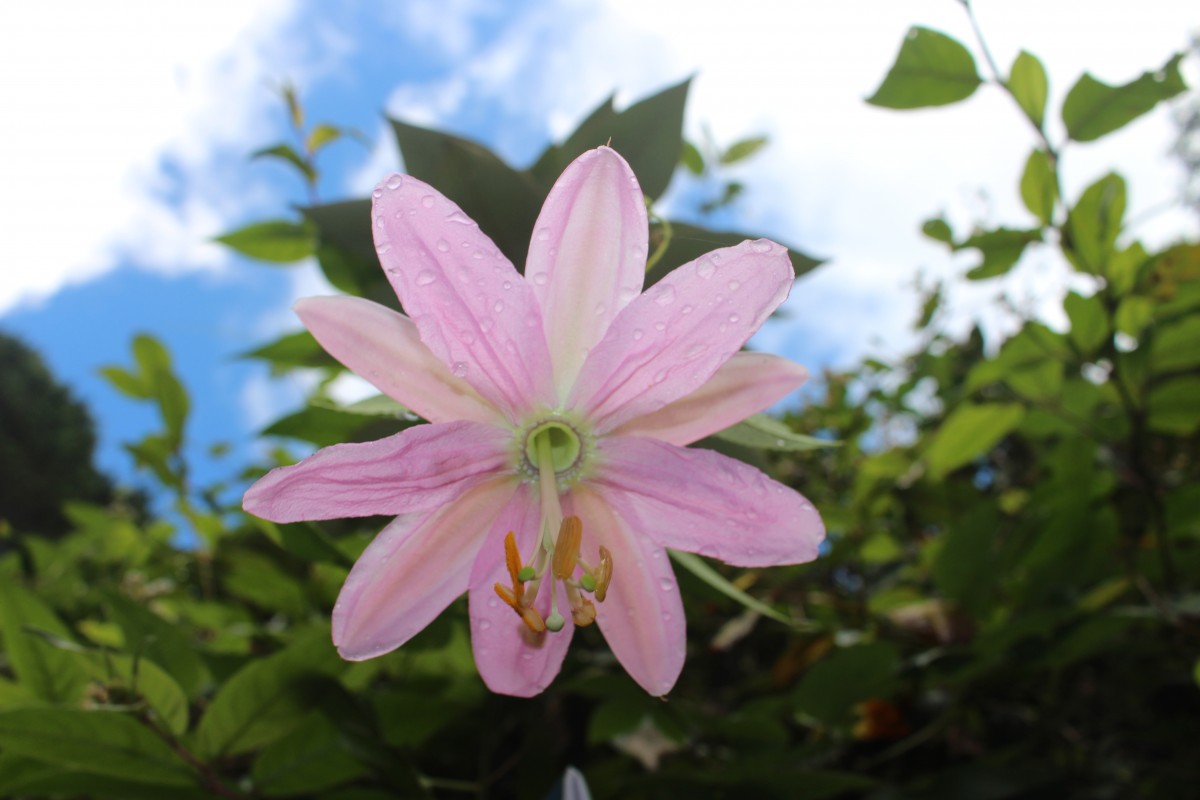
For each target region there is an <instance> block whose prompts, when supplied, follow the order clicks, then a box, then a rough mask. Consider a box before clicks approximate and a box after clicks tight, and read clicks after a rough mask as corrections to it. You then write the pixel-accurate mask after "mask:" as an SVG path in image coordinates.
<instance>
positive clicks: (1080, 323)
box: [1063, 292, 1109, 358]
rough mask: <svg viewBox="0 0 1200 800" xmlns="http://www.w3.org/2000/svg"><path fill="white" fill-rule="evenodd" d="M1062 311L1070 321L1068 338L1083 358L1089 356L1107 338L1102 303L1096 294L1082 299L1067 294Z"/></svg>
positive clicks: (1106, 325) (1107, 332)
mask: <svg viewBox="0 0 1200 800" xmlns="http://www.w3.org/2000/svg"><path fill="white" fill-rule="evenodd" d="M1063 309H1064V310H1065V311H1066V312H1067V318H1068V319H1069V320H1071V330H1070V332H1069V333H1068V336H1070V338H1071V341H1072V342H1074V343H1075V346H1076V347H1078V348H1079V351H1080V352H1081V353H1082V354H1083V356H1084V357H1085V358H1086V357H1089V356H1091V354H1092V353H1094V352H1095V351H1096V349H1097V348H1098V347H1100V345H1101V344H1103V343H1104V340H1105V339H1107V338H1108V336H1109V329H1108V316H1107V315H1106V314H1105V313H1104V302H1103V301H1102V300H1101V299H1100V296H1099V295H1098V294H1095V295H1092V296H1091V297H1084V296H1082V295H1079V294H1076V293H1075V292H1069V293H1068V294H1067V296H1066V297H1065V298H1063Z"/></svg>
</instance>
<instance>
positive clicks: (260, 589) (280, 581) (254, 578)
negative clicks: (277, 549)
mask: <svg viewBox="0 0 1200 800" xmlns="http://www.w3.org/2000/svg"><path fill="white" fill-rule="evenodd" d="M227 558H228V560H227V561H225V562H224V566H225V569H223V570H222V572H221V586H222V587H224V589H225V591H227V592H229V593H230V594H231V595H233V596H234V597H237V598H240V599H241V600H243V601H245V602H247V603H250V604H252V605H255V606H258V607H259V608H262V609H265V610H267V611H272V612H279V613H281V614H285V615H287V616H289V617H291V618H292V619H297V618H299V617H301V616H303V614H304V612H305V610H306V609H307V607H308V603H307V602H306V600H305V597H304V592H303V590H302V589H301V587H300V584H299V583H297V582H296V581H295V580H294V579H293V578H292V577H291V576H290V575H288V574H287V573H285V572H283V571H282V570H280V568H279V567H277V566H276V565H275V562H273V561H272V560H270V559H268V558H266V557H265V556H261V555H259V554H258V553H254V552H250V551H247V550H237V551H234V552H232V553H229V554H228V556H227Z"/></svg>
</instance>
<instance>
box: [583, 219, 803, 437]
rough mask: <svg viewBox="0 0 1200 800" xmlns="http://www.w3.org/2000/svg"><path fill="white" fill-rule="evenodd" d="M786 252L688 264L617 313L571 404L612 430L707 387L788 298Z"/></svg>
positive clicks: (722, 255)
mask: <svg viewBox="0 0 1200 800" xmlns="http://www.w3.org/2000/svg"><path fill="white" fill-rule="evenodd" d="M792 278H793V272H792V263H791V261H790V260H789V259H788V256H787V249H786V248H784V247H781V246H780V245H777V244H774V243H772V242H768V241H767V240H765V239H759V240H757V241H754V242H743V243H742V244H739V245H737V246H736V247H728V248H724V249H722V250H716V251H713V252H712V253H709V254H707V255H705V256H702V257H700V258H698V259H696V260H695V261H692V262H690V263H687V264H684V265H683V266H681V267H679V268H678V269H676V270H674V271H673V272H671V273H670V274H669V275H667V276H666V277H665V278H663V279H662V280H661V281H659V282H658V283H656V284H655V285H654V286H652V287H650V288H649V289H648V290H647V291H646V292H645V293H644V294H642V295H639V296H638V297H637V298H636V299H635V300H634V301H633V302H631V303H630V304H629V305H628V306H627V307H626V308H625V310H623V311H622V312H621V313H620V314H618V315H617V318H616V319H614V320H613V322H612V325H611V326H609V329H608V332H607V333H605V335H604V338H603V339H601V340H600V343H599V344H597V345H596V347H595V348H593V350H592V352H591V353H590V354H589V355H588V358H587V361H586V362H585V363H584V365H583V369H582V370H581V371H580V373H579V379H578V381H577V382H576V385H575V389H574V392H573V394H572V396H571V401H570V402H569V403H568V405H570V406H572V407H575V408H579V409H581V410H582V411H583V412H584V413H585V414H586V415H588V416H589V417H591V418H592V419H593V420H594V421H595V422H596V423H597V426H596V427H597V430H598V432H601V433H604V432H606V431H609V430H612V429H614V428H616V427H618V426H619V425H621V423H623V422H627V421H629V420H631V419H633V418H634V417H640V416H643V415H645V414H649V413H651V412H653V411H657V410H658V409H660V408H662V407H663V406H665V405H666V404H667V403H670V402H672V401H674V400H678V399H680V398H681V397H686V396H687V395H689V394H691V393H692V392H694V391H695V390H697V389H699V388H700V387H701V386H703V385H704V383H705V382H706V381H708V379H709V378H711V377H712V376H713V374H714V373H715V372H716V371H717V368H718V367H720V366H721V365H722V364H724V363H725V362H726V361H728V360H729V358H730V356H732V355H733V354H734V353H736V352H737V351H738V350H739V349H740V348H741V346H742V345H743V344H745V343H746V340H747V339H749V338H750V335H751V334H753V333H754V332H755V331H756V330H758V329H759V327H760V326H761V325H762V324H763V322H764V321H765V320H766V319H767V317H769V316H770V315H771V312H773V311H774V310H775V309H776V308H777V307H778V306H779V304H780V303H782V302H783V300H784V298H786V297H787V294H788V289H789V288H790V287H791V284H792Z"/></svg>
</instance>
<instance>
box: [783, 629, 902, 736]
mask: <svg viewBox="0 0 1200 800" xmlns="http://www.w3.org/2000/svg"><path fill="white" fill-rule="evenodd" d="M898 667H899V654H898V653H897V652H896V648H895V647H894V646H893V645H891V644H889V643H887V642H873V643H871V644H861V645H856V646H854V647H847V648H846V649H844V650H838V651H836V652H834V653H833V654H831V655H830V656H828V657H827V658H825V659H824V660H823V661H820V662H818V663H817V664H816V665H815V666H814V667H813V668H812V669H811V670H809V671H808V673H807V674H806V675H805V676H804V679H803V680H801V681H800V685H799V686H797V687H796V692H795V694H794V696H793V697H794V700H795V703H796V710H797V712H799V713H800V714H802V715H804V716H807V717H812V718H813V719H816V720H818V721H820V722H822V723H825V724H826V725H838V724H843V725H844V724H848V723H849V722H850V721H851V720H852V719H853V717H854V706H855V705H856V704H857V703H860V702H862V701H863V700H868V699H870V698H873V697H884V696H886V695H888V694H889V693H890V692H891V690H892V686H893V684H894V683H895V675H896V670H897V668H898Z"/></svg>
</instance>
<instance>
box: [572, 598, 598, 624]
mask: <svg viewBox="0 0 1200 800" xmlns="http://www.w3.org/2000/svg"><path fill="white" fill-rule="evenodd" d="M579 600H580V603H579V605H578V606H571V619H573V620H575V624H576V625H578V626H579V627H581V628H585V627H587V626H588V625H591V624H592V623H593V622H595V621H596V606H595V605H594V604H593V603H592V601H591V600H588V599H587V598H586V597H580V598H579Z"/></svg>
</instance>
